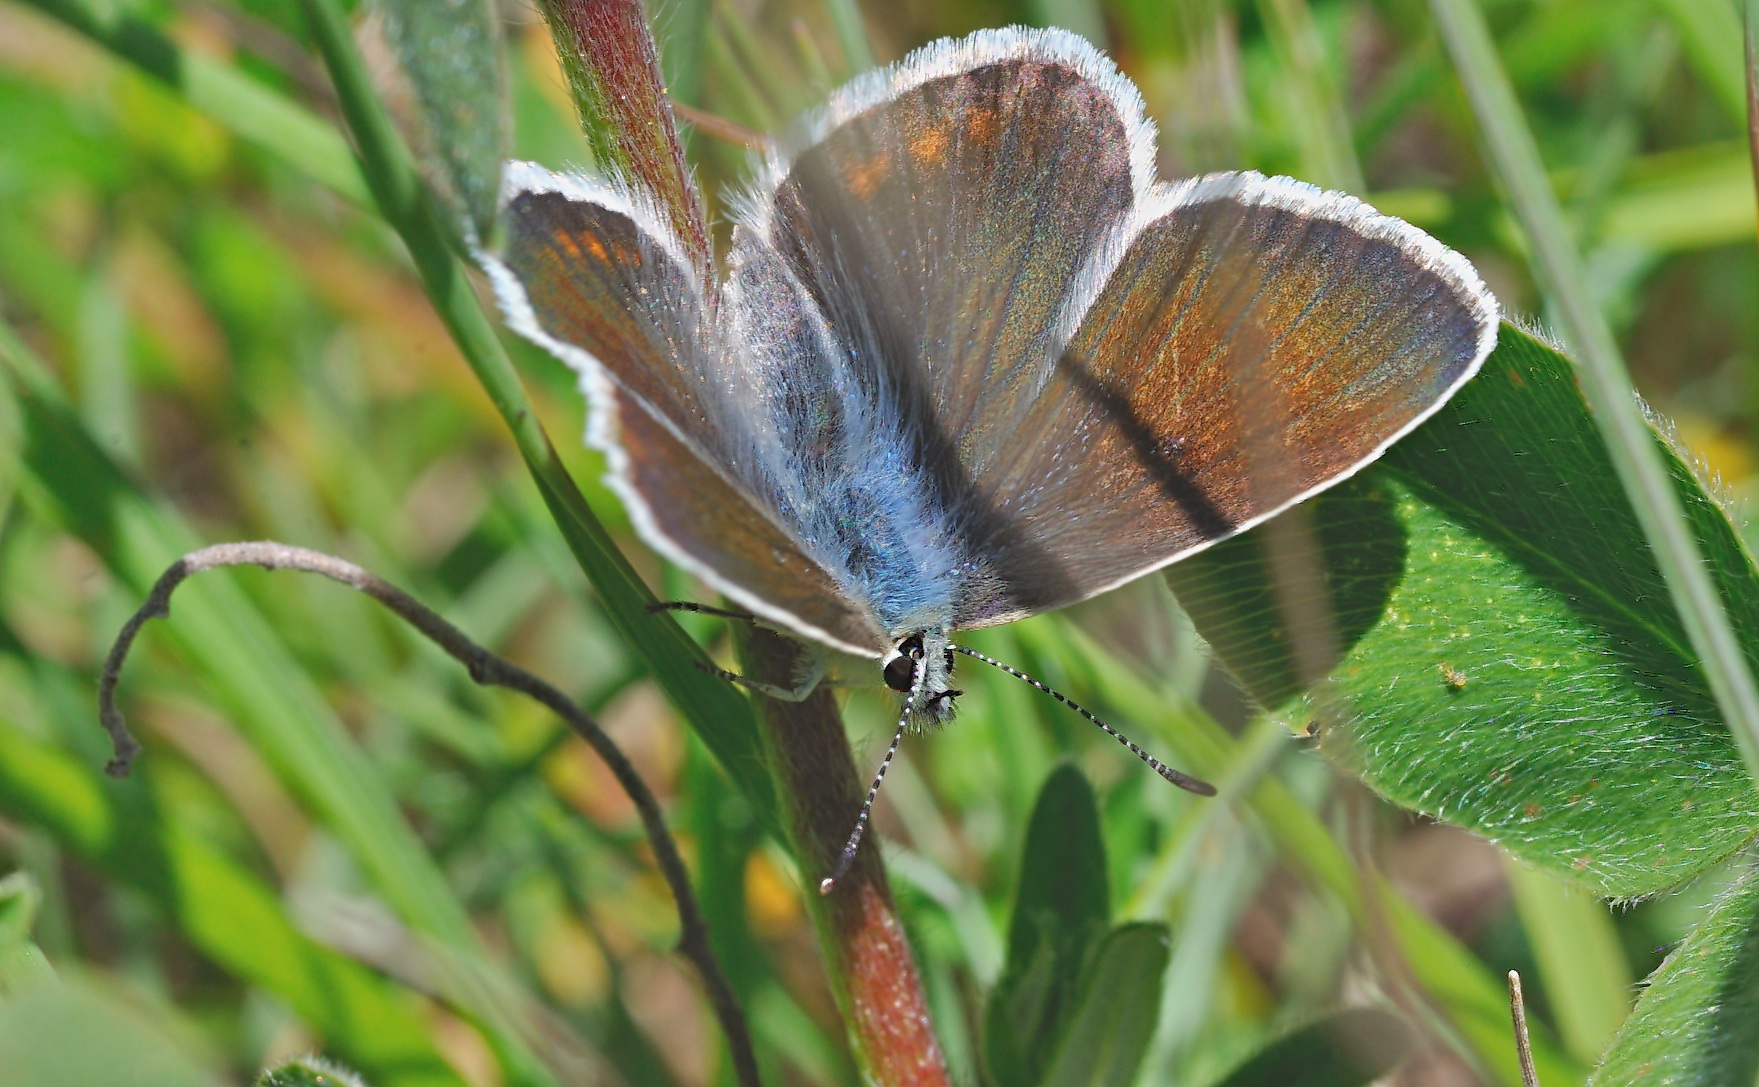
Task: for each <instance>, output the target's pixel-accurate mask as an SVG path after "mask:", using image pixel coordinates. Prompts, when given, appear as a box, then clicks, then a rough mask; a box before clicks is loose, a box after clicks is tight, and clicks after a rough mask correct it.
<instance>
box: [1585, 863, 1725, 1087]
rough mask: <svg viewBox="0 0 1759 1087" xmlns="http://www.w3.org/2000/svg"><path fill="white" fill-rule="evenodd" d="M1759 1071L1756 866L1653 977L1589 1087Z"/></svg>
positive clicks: (1720, 1080) (1688, 1083)
mask: <svg viewBox="0 0 1759 1087" xmlns="http://www.w3.org/2000/svg"><path fill="white" fill-rule="evenodd" d="M1755 1073H1759V871H1754V870H1751V869H1749V870H1748V871H1747V872H1746V874H1745V875H1743V876H1742V877H1741V879H1740V880H1739V881H1738V882H1737V883H1736V884H1735V885H1734V886H1733V887H1732V888H1730V889H1729V891H1728V893H1727V894H1725V895H1724V896H1723V898H1722V901H1720V902H1719V903H1717V905H1716V906H1715V908H1714V909H1712V910H1711V911H1710V915H1709V916H1708V917H1706V918H1705V919H1704V921H1703V923H1702V924H1700V925H1699V926H1698V927H1697V929H1696V930H1694V931H1693V932H1692V934H1691V935H1690V936H1687V937H1686V940H1685V942H1684V943H1682V944H1681V945H1680V946H1679V947H1677V948H1675V949H1674V952H1673V954H1671V955H1669V956H1668V957H1667V961H1666V962H1663V963H1662V964H1661V967H1660V969H1658V970H1656V971H1655V973H1654V974H1653V975H1651V976H1650V979H1649V985H1648V988H1646V989H1645V990H1644V991H1643V997H1642V999H1641V1000H1639V1001H1637V1008H1636V1010H1635V1011H1633V1012H1632V1013H1631V1017H1630V1018H1629V1019H1627V1020H1625V1025H1624V1026H1623V1028H1621V1029H1620V1030H1619V1033H1618V1037H1617V1038H1615V1039H1614V1040H1613V1043H1612V1048H1611V1049H1609V1050H1608V1051H1607V1054H1606V1057H1605V1059H1604V1060H1603V1061H1602V1062H1601V1065H1600V1067H1599V1068H1598V1069H1597V1070H1596V1071H1595V1073H1594V1075H1593V1076H1591V1077H1589V1080H1588V1082H1589V1085H1590V1087H1625V1085H1627V1084H1632V1085H1635V1084H1642V1085H1643V1087H1725V1085H1727V1084H1736V1083H1738V1084H1749V1083H1752V1082H1753V1080H1754V1076H1755Z"/></svg>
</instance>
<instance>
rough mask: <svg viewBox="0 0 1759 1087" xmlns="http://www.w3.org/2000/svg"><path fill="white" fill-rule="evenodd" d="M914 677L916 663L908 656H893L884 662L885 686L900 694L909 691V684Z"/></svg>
mask: <svg viewBox="0 0 1759 1087" xmlns="http://www.w3.org/2000/svg"><path fill="white" fill-rule="evenodd" d="M915 679H916V665H914V664H912V663H911V662H910V658H909V657H893V658H892V659H891V660H890V661H889V662H887V664H886V686H888V687H890V688H891V689H892V690H894V691H897V692H899V693H901V694H909V693H910V684H911V682H912V681H913V680H915Z"/></svg>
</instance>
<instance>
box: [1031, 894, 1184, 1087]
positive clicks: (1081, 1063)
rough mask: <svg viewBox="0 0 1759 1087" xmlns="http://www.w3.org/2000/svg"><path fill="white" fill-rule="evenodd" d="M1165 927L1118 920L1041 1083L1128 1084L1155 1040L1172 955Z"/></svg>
mask: <svg viewBox="0 0 1759 1087" xmlns="http://www.w3.org/2000/svg"><path fill="white" fill-rule="evenodd" d="M1171 943H1172V940H1171V937H1170V936H1169V934H1168V932H1167V927H1166V926H1165V925H1162V924H1158V923H1152V922H1141V923H1136V924H1129V925H1119V926H1118V927H1117V928H1115V929H1113V930H1112V931H1111V932H1109V933H1107V934H1106V937H1105V939H1104V940H1102V941H1101V942H1100V944H1099V947H1098V948H1097V949H1096V950H1095V952H1094V954H1093V956H1092V964H1091V965H1090V967H1089V968H1088V969H1087V970H1086V971H1084V978H1083V982H1082V985H1081V989H1080V993H1081V995H1080V997H1079V999H1078V1000H1077V1001H1076V1002H1075V1006H1074V1011H1073V1013H1072V1014H1071V1015H1070V1016H1069V1017H1068V1025H1067V1026H1066V1028H1065V1029H1064V1030H1063V1032H1062V1044H1061V1045H1059V1046H1058V1047H1057V1051H1056V1056H1055V1058H1054V1059H1052V1061H1051V1063H1050V1067H1049V1069H1048V1070H1047V1071H1046V1072H1045V1074H1044V1076H1043V1078H1041V1079H1040V1080H1038V1083H1039V1084H1040V1085H1041V1087H1098V1085H1101V1084H1110V1085H1113V1087H1125V1085H1127V1084H1129V1083H1131V1082H1133V1081H1134V1080H1135V1078H1136V1069H1137V1066H1139V1065H1140V1064H1141V1063H1142V1057H1143V1055H1144V1054H1145V1053H1147V1052H1148V1045H1149V1043H1150V1042H1151V1041H1153V1040H1154V1027H1155V1023H1156V1021H1157V1020H1158V1019H1159V1017H1160V994H1161V979H1162V977H1163V975H1165V974H1166V970H1167V962H1168V960H1169V959H1171V958H1172V949H1171Z"/></svg>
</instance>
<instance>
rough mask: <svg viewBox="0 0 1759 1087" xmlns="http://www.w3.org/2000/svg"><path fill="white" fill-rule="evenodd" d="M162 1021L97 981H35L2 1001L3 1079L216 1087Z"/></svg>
mask: <svg viewBox="0 0 1759 1087" xmlns="http://www.w3.org/2000/svg"><path fill="white" fill-rule="evenodd" d="M167 1020H168V1017H167V1016H166V1015H164V1014H162V1013H160V1014H153V1013H149V1012H148V1011H147V1010H146V1009H143V1008H140V1007H137V1006H135V1005H133V1004H131V1003H129V1002H126V1001H124V1000H122V999H121V998H120V997H118V996H116V995H115V994H113V993H111V992H107V991H106V990H104V989H101V988H99V987H97V986H96V985H94V984H90V983H85V982H74V983H70V984H66V985H47V986H40V987H38V988H36V989H33V990H31V991H30V992H29V993H27V994H24V995H22V996H19V997H17V998H15V999H13V1000H8V1001H6V1002H5V1003H3V1004H0V1069H4V1070H5V1071H4V1073H3V1074H0V1078H3V1079H4V1080H5V1082H6V1083H7V1084H9V1085H18V1087H218V1085H219V1084H220V1082H221V1081H220V1079H219V1078H218V1077H216V1076H215V1075H213V1073H212V1072H211V1071H210V1070H208V1069H206V1068H204V1067H203V1066H202V1063H201V1062H199V1061H197V1060H196V1058H195V1057H194V1056H192V1055H191V1053H190V1052H189V1050H188V1049H187V1048H186V1046H184V1045H183V1044H181V1043H180V1041H179V1036H180V1035H181V1034H182V1033H183V1032H182V1031H178V1030H173V1029H168V1028H171V1027H174V1026H175V1025H176V1024H173V1023H171V1022H168V1021H167Z"/></svg>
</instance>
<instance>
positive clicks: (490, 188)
mask: <svg viewBox="0 0 1759 1087" xmlns="http://www.w3.org/2000/svg"><path fill="white" fill-rule="evenodd" d="M372 9H373V11H374V12H375V13H377V15H378V16H379V18H380V20H381V22H382V24H383V26H384V30H385V40H386V42H387V43H388V44H389V45H390V47H391V52H392V54H393V55H394V56H395V57H396V58H397V61H398V68H399V74H400V75H401V76H402V80H403V82H404V83H405V84H407V89H408V91H409V95H408V97H409V99H410V105H411V106H412V107H413V109H412V111H411V112H412V114H413V116H411V117H409V118H408V119H407V120H408V122H409V123H408V124H407V125H406V126H405V127H406V135H407V136H408V138H409V139H410V142H411V144H412V145H413V146H414V148H415V151H416V154H417V156H418V157H419V158H420V160H421V163H422V168H423V173H424V174H425V175H426V176H427V179H428V183H429V184H430V185H431V186H432V187H433V189H434V191H435V192H436V193H438V194H439V196H440V198H441V200H442V202H443V203H444V204H445V205H446V207H447V208H448V209H449V210H450V211H451V212H452V214H453V215H455V216H457V217H458V218H460V219H461V220H462V221H463V222H465V223H467V224H469V226H470V228H471V230H472V231H473V232H474V236H475V238H477V239H478V240H480V241H481V242H483V243H485V244H492V239H493V233H494V230H495V223H496V219H497V216H496V211H497V208H498V206H499V202H500V190H501V165H502V163H504V162H505V161H506V160H507V156H508V152H509V149H510V148H511V147H512V145H513V122H512V117H511V115H510V114H509V112H508V108H507V102H508V91H507V69H506V64H505V62H504V59H503V53H502V48H501V22H500V19H499V18H498V17H497V16H496V14H495V11H494V8H493V6H492V5H491V4H489V3H488V2H487V0H374V2H373V4H372Z"/></svg>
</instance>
